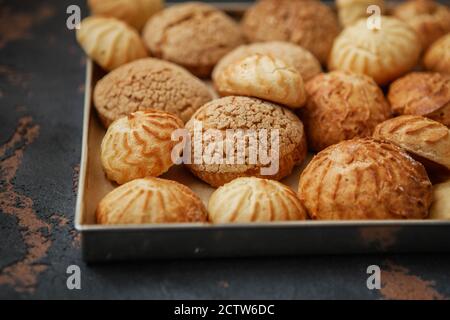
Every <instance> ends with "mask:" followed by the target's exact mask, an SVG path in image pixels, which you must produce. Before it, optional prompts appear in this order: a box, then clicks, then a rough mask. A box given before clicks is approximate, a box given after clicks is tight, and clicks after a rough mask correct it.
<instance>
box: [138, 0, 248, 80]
mask: <svg viewBox="0 0 450 320" xmlns="http://www.w3.org/2000/svg"><path fill="white" fill-rule="evenodd" d="M143 38H144V42H145V43H146V45H147V47H148V48H149V50H150V52H151V53H152V54H153V55H154V56H156V57H158V58H161V59H164V60H169V61H172V62H174V63H176V64H179V65H181V66H183V67H185V68H187V69H188V70H189V71H191V72H192V73H194V74H195V75H197V76H199V77H207V76H209V74H210V73H211V71H212V69H213V68H214V65H215V64H216V63H217V62H218V61H219V60H220V58H222V57H223V56H224V55H225V54H227V53H228V52H230V51H231V50H233V49H234V48H235V47H237V46H239V45H241V44H242V43H243V42H244V39H243V37H242V35H241V32H240V30H239V26H238V25H237V24H236V22H234V21H233V20H232V19H231V18H230V17H228V16H227V15H226V14H225V13H223V12H221V11H219V10H217V9H215V8H214V7H212V6H210V5H208V4H204V3H198V2H187V3H183V4H176V5H173V6H171V7H169V8H166V9H165V10H163V11H162V12H160V13H158V14H156V15H154V16H153V17H152V18H150V20H149V21H148V22H147V24H146V25H145V27H144V31H143Z"/></svg>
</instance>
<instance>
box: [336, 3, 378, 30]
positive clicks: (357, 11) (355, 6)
mask: <svg viewBox="0 0 450 320" xmlns="http://www.w3.org/2000/svg"><path fill="white" fill-rule="evenodd" d="M371 5H375V6H378V7H379V8H380V13H381V14H383V13H384V1H383V0H336V6H337V9H338V17H339V22H340V23H341V25H343V26H345V27H347V26H349V25H351V24H353V23H355V22H356V21H358V20H359V19H360V18H365V17H368V16H369V14H368V13H367V8H368V7H369V6H371Z"/></svg>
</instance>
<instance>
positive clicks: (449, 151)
mask: <svg viewBox="0 0 450 320" xmlns="http://www.w3.org/2000/svg"><path fill="white" fill-rule="evenodd" d="M373 136H374V138H376V139H382V140H386V141H389V142H392V143H393V144H396V145H397V146H399V147H402V148H403V149H405V150H406V151H408V152H410V153H412V154H416V155H418V156H420V157H422V158H425V159H428V160H431V161H433V162H435V163H438V164H440V165H443V166H445V167H447V168H448V169H450V130H449V129H448V128H447V127H446V126H444V125H443V124H442V123H440V122H437V121H433V120H431V119H428V118H424V117H421V116H410V115H406V116H400V117H396V118H393V119H390V120H387V121H385V122H383V123H381V124H379V125H378V126H377V127H376V128H375V131H374V134H373Z"/></svg>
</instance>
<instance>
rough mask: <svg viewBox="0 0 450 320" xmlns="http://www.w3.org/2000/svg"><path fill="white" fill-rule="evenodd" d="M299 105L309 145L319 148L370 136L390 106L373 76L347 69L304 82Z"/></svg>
mask: <svg viewBox="0 0 450 320" xmlns="http://www.w3.org/2000/svg"><path fill="white" fill-rule="evenodd" d="M306 92H307V96H308V100H307V102H306V106H305V107H304V108H303V109H301V119H302V121H303V123H304V125H305V130H306V136H307V138H308V146H309V147H310V148H312V149H313V150H315V151H320V150H322V149H324V148H326V147H328V146H330V145H332V144H335V143H338V142H340V141H342V140H348V139H352V138H356V137H368V136H371V135H372V133H373V130H374V129H375V126H376V125H377V124H379V123H381V122H383V121H384V120H386V119H388V118H390V116H391V114H390V107H389V104H388V103H387V101H386V99H385V98H384V95H383V92H382V91H381V89H380V88H379V87H378V86H377V84H376V83H375V81H373V79H372V78H370V77H368V76H365V75H360V74H356V73H351V72H346V71H333V72H330V73H326V74H325V73H323V74H320V75H318V76H316V77H314V78H313V79H312V80H310V81H308V82H307V84H306Z"/></svg>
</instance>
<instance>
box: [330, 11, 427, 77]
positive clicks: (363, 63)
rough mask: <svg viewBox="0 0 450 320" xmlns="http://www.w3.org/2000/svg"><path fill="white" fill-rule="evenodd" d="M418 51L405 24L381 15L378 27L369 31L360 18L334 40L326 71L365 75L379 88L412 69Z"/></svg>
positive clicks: (417, 46) (417, 44) (418, 48)
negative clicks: (345, 71)
mask: <svg viewBox="0 0 450 320" xmlns="http://www.w3.org/2000/svg"><path fill="white" fill-rule="evenodd" d="M420 51H421V45H420V42H419V39H418V37H417V35H416V33H415V32H414V30H412V29H411V28H410V27H409V26H408V25H407V24H406V23H405V22H402V21H401V20H398V19H396V18H391V17H387V16H382V17H381V28H380V29H370V28H368V27H367V24H366V19H360V20H358V21H357V22H356V23H355V24H352V25H351V26H349V27H347V28H345V29H344V30H343V31H342V32H341V34H340V35H339V36H338V37H337V38H336V41H335V42H334V44H333V49H332V50H331V53H330V58H329V62H328V68H329V69H330V70H347V71H353V72H356V73H361V74H366V75H368V76H370V77H372V78H373V79H374V80H375V81H376V82H377V83H378V84H380V85H383V84H386V83H388V82H390V81H392V80H394V79H396V78H398V77H399V76H401V75H403V74H404V73H406V72H408V71H409V70H410V69H412V68H413V67H414V66H415V65H416V64H417V61H418V59H419V56H420Z"/></svg>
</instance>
